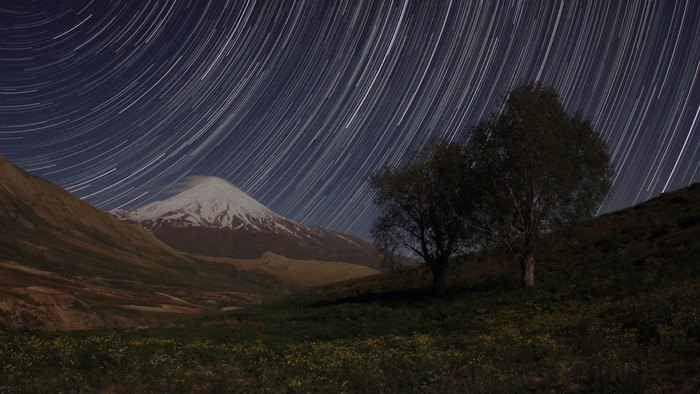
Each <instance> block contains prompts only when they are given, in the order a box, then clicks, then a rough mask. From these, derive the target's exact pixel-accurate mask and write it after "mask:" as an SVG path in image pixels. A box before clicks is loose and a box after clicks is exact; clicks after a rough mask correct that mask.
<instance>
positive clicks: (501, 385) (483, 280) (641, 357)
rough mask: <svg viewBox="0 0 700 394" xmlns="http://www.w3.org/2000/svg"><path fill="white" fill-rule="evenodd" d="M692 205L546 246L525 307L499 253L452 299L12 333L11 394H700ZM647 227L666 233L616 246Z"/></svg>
mask: <svg viewBox="0 0 700 394" xmlns="http://www.w3.org/2000/svg"><path fill="white" fill-rule="evenodd" d="M680 193H681V194H682V195H683V198H684V199H685V200H686V202H684V203H682V204H675V203H673V202H672V201H671V200H672V198H673V196H672V195H671V196H663V197H661V198H659V199H657V200H655V201H652V202H649V203H646V204H644V205H643V206H641V207H635V208H630V209H628V210H625V211H623V212H620V213H616V214H611V215H604V216H602V217H600V218H598V219H596V220H595V221H593V222H590V223H588V224H587V225H586V227H585V228H582V229H580V230H579V231H577V232H575V233H574V235H571V234H569V233H558V232H557V233H552V234H548V235H546V236H545V238H547V239H546V241H547V242H548V249H547V250H546V251H544V252H542V253H540V254H538V255H537V258H538V260H539V261H540V263H539V272H538V277H539V278H540V279H539V285H538V286H537V287H536V288H533V289H531V290H530V291H527V292H523V291H521V290H518V289H516V288H515V287H516V286H514V284H515V282H516V281H517V278H514V275H515V274H516V273H517V267H512V266H511V265H508V264H503V265H500V266H499V265H498V263H500V261H499V260H500V257H499V254H498V253H495V252H488V253H477V254H472V255H470V256H468V257H463V258H459V259H455V260H453V261H452V262H451V265H450V267H449V278H452V281H448V282H447V284H446V285H447V286H448V287H449V289H450V291H449V293H448V294H447V295H446V296H443V297H432V296H431V295H430V283H431V281H430V277H429V274H428V273H427V272H426V270H425V269H424V268H423V267H419V268H413V269H406V270H403V271H399V272H392V273H384V274H380V275H376V276H372V277H368V278H360V279H356V280H352V281H347V282H343V283H337V284H333V285H327V286H323V287H318V288H313V289H308V290H305V291H303V292H299V293H296V294H294V295H292V296H290V297H287V298H284V299H281V300H279V301H276V302H273V303H268V304H264V305H260V306H256V307H252V308H246V309H241V310H237V311H232V312H227V313H225V314H218V315H215V316H208V317H205V318H199V319H196V320H191V321H184V322H181V323H179V324H177V325H170V326H167V327H154V328H150V329H138V330H128V331H125V330H120V331H115V330H104V331H84V332H44V331H36V330H27V329H24V330H22V329H20V330H11V329H7V328H0V360H1V361H2V363H0V387H1V389H0V391H3V392H47V391H51V392H59V391H63V392H360V393H362V392H401V393H404V392H435V393H437V392H439V393H444V392H526V391H536V392H645V391H646V392H683V391H685V392H697V391H698V389H699V388H700V387H698V382H697V376H698V374H699V373H700V304H699V303H698V302H697V300H698V299H700V264H698V258H697V256H698V255H700V226H699V225H697V224H696V225H693V226H685V227H681V226H679V225H678V223H681V222H683V221H684V220H685V218H687V215H694V212H696V211H697V208H695V207H696V206H700V188H698V187H694V188H689V189H688V190H685V191H682V192H680ZM686 204H690V205H691V207H690V209H688V206H687V205H686ZM664 218H668V219H669V220H664ZM639 221H643V222H647V221H648V223H656V222H657V221H658V222H659V223H661V224H659V225H658V226H659V227H657V228H656V230H659V229H663V230H664V231H656V230H654V231H648V232H645V231H641V229H640V231H637V230H635V231H629V232H620V231H618V230H619V229H630V228H636V225H635V223H637V222H639ZM663 223H665V224H663ZM663 226H666V227H663ZM657 233H658V234H663V235H658V236H657V235H654V234H657ZM611 234H616V242H615V246H614V247H613V246H611V245H608V246H607V248H608V249H606V250H605V251H604V250H603V249H601V245H604V243H603V242H602V240H603V239H606V238H609V237H610V236H611ZM642 235H644V236H642ZM597 245H598V246H597ZM670 252H672V253H670ZM495 266H499V267H500V268H499V269H500V272H495V271H488V270H493V269H494V267H495Z"/></svg>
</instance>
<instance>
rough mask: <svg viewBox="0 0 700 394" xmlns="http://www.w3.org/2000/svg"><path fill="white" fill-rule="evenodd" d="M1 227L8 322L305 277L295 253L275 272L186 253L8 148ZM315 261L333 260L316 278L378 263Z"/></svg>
mask: <svg viewBox="0 0 700 394" xmlns="http://www.w3.org/2000/svg"><path fill="white" fill-rule="evenodd" d="M0 230H1V231H0V323H2V324H8V325H13V326H15V325H38V326H43V327H47V328H67V329H75V328H89V327H97V326H133V325H140V324H145V323H154V322H159V321H164V320H168V319H172V318H173V317H175V316H178V315H182V314H192V313H202V312H211V311H216V310H219V309H221V308H227V307H236V306H241V305H250V304H255V303H259V302H261V301H263V300H266V299H269V298H271V297H278V296H280V295H282V294H286V293H289V292H291V291H293V290H296V289H298V288H300V287H302V286H305V284H303V283H296V282H295V281H294V280H295V279H297V278H293V277H288V276H285V274H284V272H285V270H289V266H294V265H295V264H298V263H296V262H287V263H286V264H287V265H286V266H283V265H280V267H279V272H277V271H275V269H274V267H267V266H265V262H264V261H260V262H258V263H259V264H260V269H255V262H251V263H249V264H248V265H245V266H244V267H243V268H241V269H237V268H236V265H235V264H231V263H230V262H212V261H206V260H202V259H201V258H199V257H196V256H187V255H184V254H182V253H181V252H178V251H176V250H174V249H172V248H171V247H169V246H167V245H166V244H164V243H163V242H161V241H159V240H158V239H157V238H156V237H154V236H153V234H152V233H151V232H149V231H146V230H144V229H142V228H140V227H138V226H135V225H132V224H128V223H124V222H121V221H119V220H117V219H115V218H114V217H113V216H112V215H110V214H108V213H106V212H103V211H101V210H99V209H97V208H95V207H93V206H91V205H89V204H87V203H85V202H83V201H82V200H80V199H79V198H77V197H75V196H73V195H72V194H70V193H68V192H67V191H65V190H64V189H62V188H60V187H59V186H56V185H54V184H52V183H50V182H47V181H45V180H43V179H40V178H38V177H36V176H33V175H31V174H29V173H26V172H24V171H22V170H20V169H18V168H17V167H15V166H14V165H12V163H10V162H9V161H7V160H6V159H5V158H4V157H2V156H0ZM308 264H312V265H313V263H308ZM316 264H317V265H318V264H329V265H331V266H332V267H333V268H337V271H336V272H326V275H325V276H324V277H323V278H320V279H319V281H320V282H324V281H325V282H324V283H328V282H331V281H335V280H344V279H347V278H350V277H357V276H362V275H368V274H371V273H374V272H376V271H374V270H371V269H368V268H366V267H358V266H354V267H347V265H335V264H334V263H320V262H317V263H316ZM333 268H331V271H332V269H333ZM353 268H358V269H355V270H354V269H353ZM326 271H328V269H327V270H326Z"/></svg>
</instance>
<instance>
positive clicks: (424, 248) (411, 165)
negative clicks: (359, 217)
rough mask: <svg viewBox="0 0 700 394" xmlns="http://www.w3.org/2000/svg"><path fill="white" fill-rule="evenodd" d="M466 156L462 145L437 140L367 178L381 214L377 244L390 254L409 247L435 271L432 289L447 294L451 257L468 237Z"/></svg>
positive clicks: (374, 232)
mask: <svg viewBox="0 0 700 394" xmlns="http://www.w3.org/2000/svg"><path fill="white" fill-rule="evenodd" d="M463 169H464V166H463V161H462V154H461V151H460V147H459V145H457V144H455V143H451V142H447V141H442V140H435V141H432V142H431V143H429V144H427V145H426V146H425V147H424V148H423V149H422V150H420V151H417V152H413V153H411V155H410V156H409V158H408V161H407V162H406V163H405V164H404V165H403V166H402V167H401V168H396V167H392V166H388V167H385V168H382V169H380V170H377V171H375V172H374V173H372V174H371V175H370V177H369V179H368V181H369V184H370V186H371V188H372V191H373V192H374V203H375V204H377V205H378V206H379V207H380V208H381V209H382V213H381V215H380V216H379V217H378V218H377V219H376V221H375V223H374V226H373V228H372V238H373V239H374V243H375V245H376V246H377V247H378V248H379V249H381V250H382V251H383V252H384V255H385V257H386V258H388V259H392V258H393V256H394V255H395V253H396V252H397V251H401V250H410V251H412V252H414V253H415V254H416V255H417V256H420V258H421V259H422V260H423V262H424V263H425V264H426V265H427V266H428V268H429V269H430V270H431V272H432V273H433V278H434V279H433V284H434V286H433V292H434V294H436V295H440V294H442V293H444V285H443V283H444V279H443V278H444V272H445V269H446V268H447V265H448V263H449V259H450V257H451V256H452V255H453V254H454V253H456V252H458V251H459V250H460V248H461V247H462V246H464V245H465V244H466V243H467V242H468V234H467V232H466V230H467V226H466V223H465V222H464V221H463V220H460V218H459V217H458V216H456V215H455V211H454V209H455V207H460V206H461V204H460V201H459V193H460V182H461V181H462V179H463V176H462V173H463Z"/></svg>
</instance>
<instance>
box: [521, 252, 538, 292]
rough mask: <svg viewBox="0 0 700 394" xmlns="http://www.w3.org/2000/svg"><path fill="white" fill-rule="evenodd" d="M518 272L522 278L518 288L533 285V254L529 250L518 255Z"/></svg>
mask: <svg viewBox="0 0 700 394" xmlns="http://www.w3.org/2000/svg"><path fill="white" fill-rule="evenodd" d="M520 272H521V279H522V283H521V285H520V288H521V289H524V288H526V287H533V286H534V285H535V256H533V255H532V253H531V252H526V253H523V255H522V256H520Z"/></svg>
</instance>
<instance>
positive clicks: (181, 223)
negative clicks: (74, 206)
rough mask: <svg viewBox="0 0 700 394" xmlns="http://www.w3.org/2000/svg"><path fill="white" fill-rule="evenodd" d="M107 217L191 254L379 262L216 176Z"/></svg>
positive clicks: (355, 242)
mask: <svg viewBox="0 0 700 394" xmlns="http://www.w3.org/2000/svg"><path fill="white" fill-rule="evenodd" d="M111 213H112V214H113V215H114V216H115V217H117V218H119V219H121V220H125V221H130V222H133V223H138V224H139V225H141V226H142V227H144V228H146V229H148V230H150V231H152V232H153V234H155V236H156V237H158V239H160V240H162V241H163V242H165V243H167V244H169V245H171V246H172V247H174V248H176V249H178V250H181V251H184V252H187V253H192V254H199V255H207V256H216V257H230V258H239V259H240V258H243V259H246V258H258V257H260V256H261V255H262V254H263V253H264V252H267V251H271V252H274V253H277V254H280V255H283V256H286V257H289V258H294V259H315V260H323V261H342V262H348V263H353V264H361V265H366V266H373V267H377V266H379V263H380V260H381V259H380V257H379V255H378V254H377V253H376V249H375V247H374V246H373V245H371V244H369V243H368V242H366V241H364V240H362V239H359V238H357V237H353V236H350V235H347V234H342V233H338V232H334V231H330V230H326V229H322V228H318V227H310V226H304V225H301V224H299V223H297V222H295V221H293V220H289V219H286V218H284V217H282V216H279V215H277V214H275V213H274V212H272V211H271V210H269V209H268V208H266V207H265V206H264V205H262V204H260V203H259V202H257V201H256V200H254V199H253V198H251V197H249V196H248V195H246V194H245V193H243V192H242V191H240V190H239V189H238V188H236V187H235V186H233V185H232V184H231V183H229V182H228V181H226V180H224V179H221V178H216V177H191V178H190V179H189V182H187V187H186V188H185V189H184V190H182V191H180V193H178V194H176V195H174V196H172V197H170V198H168V199H166V200H164V201H156V202H153V203H150V204H147V205H144V206H142V207H140V208H137V209H135V210H115V211H112V212H111Z"/></svg>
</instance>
